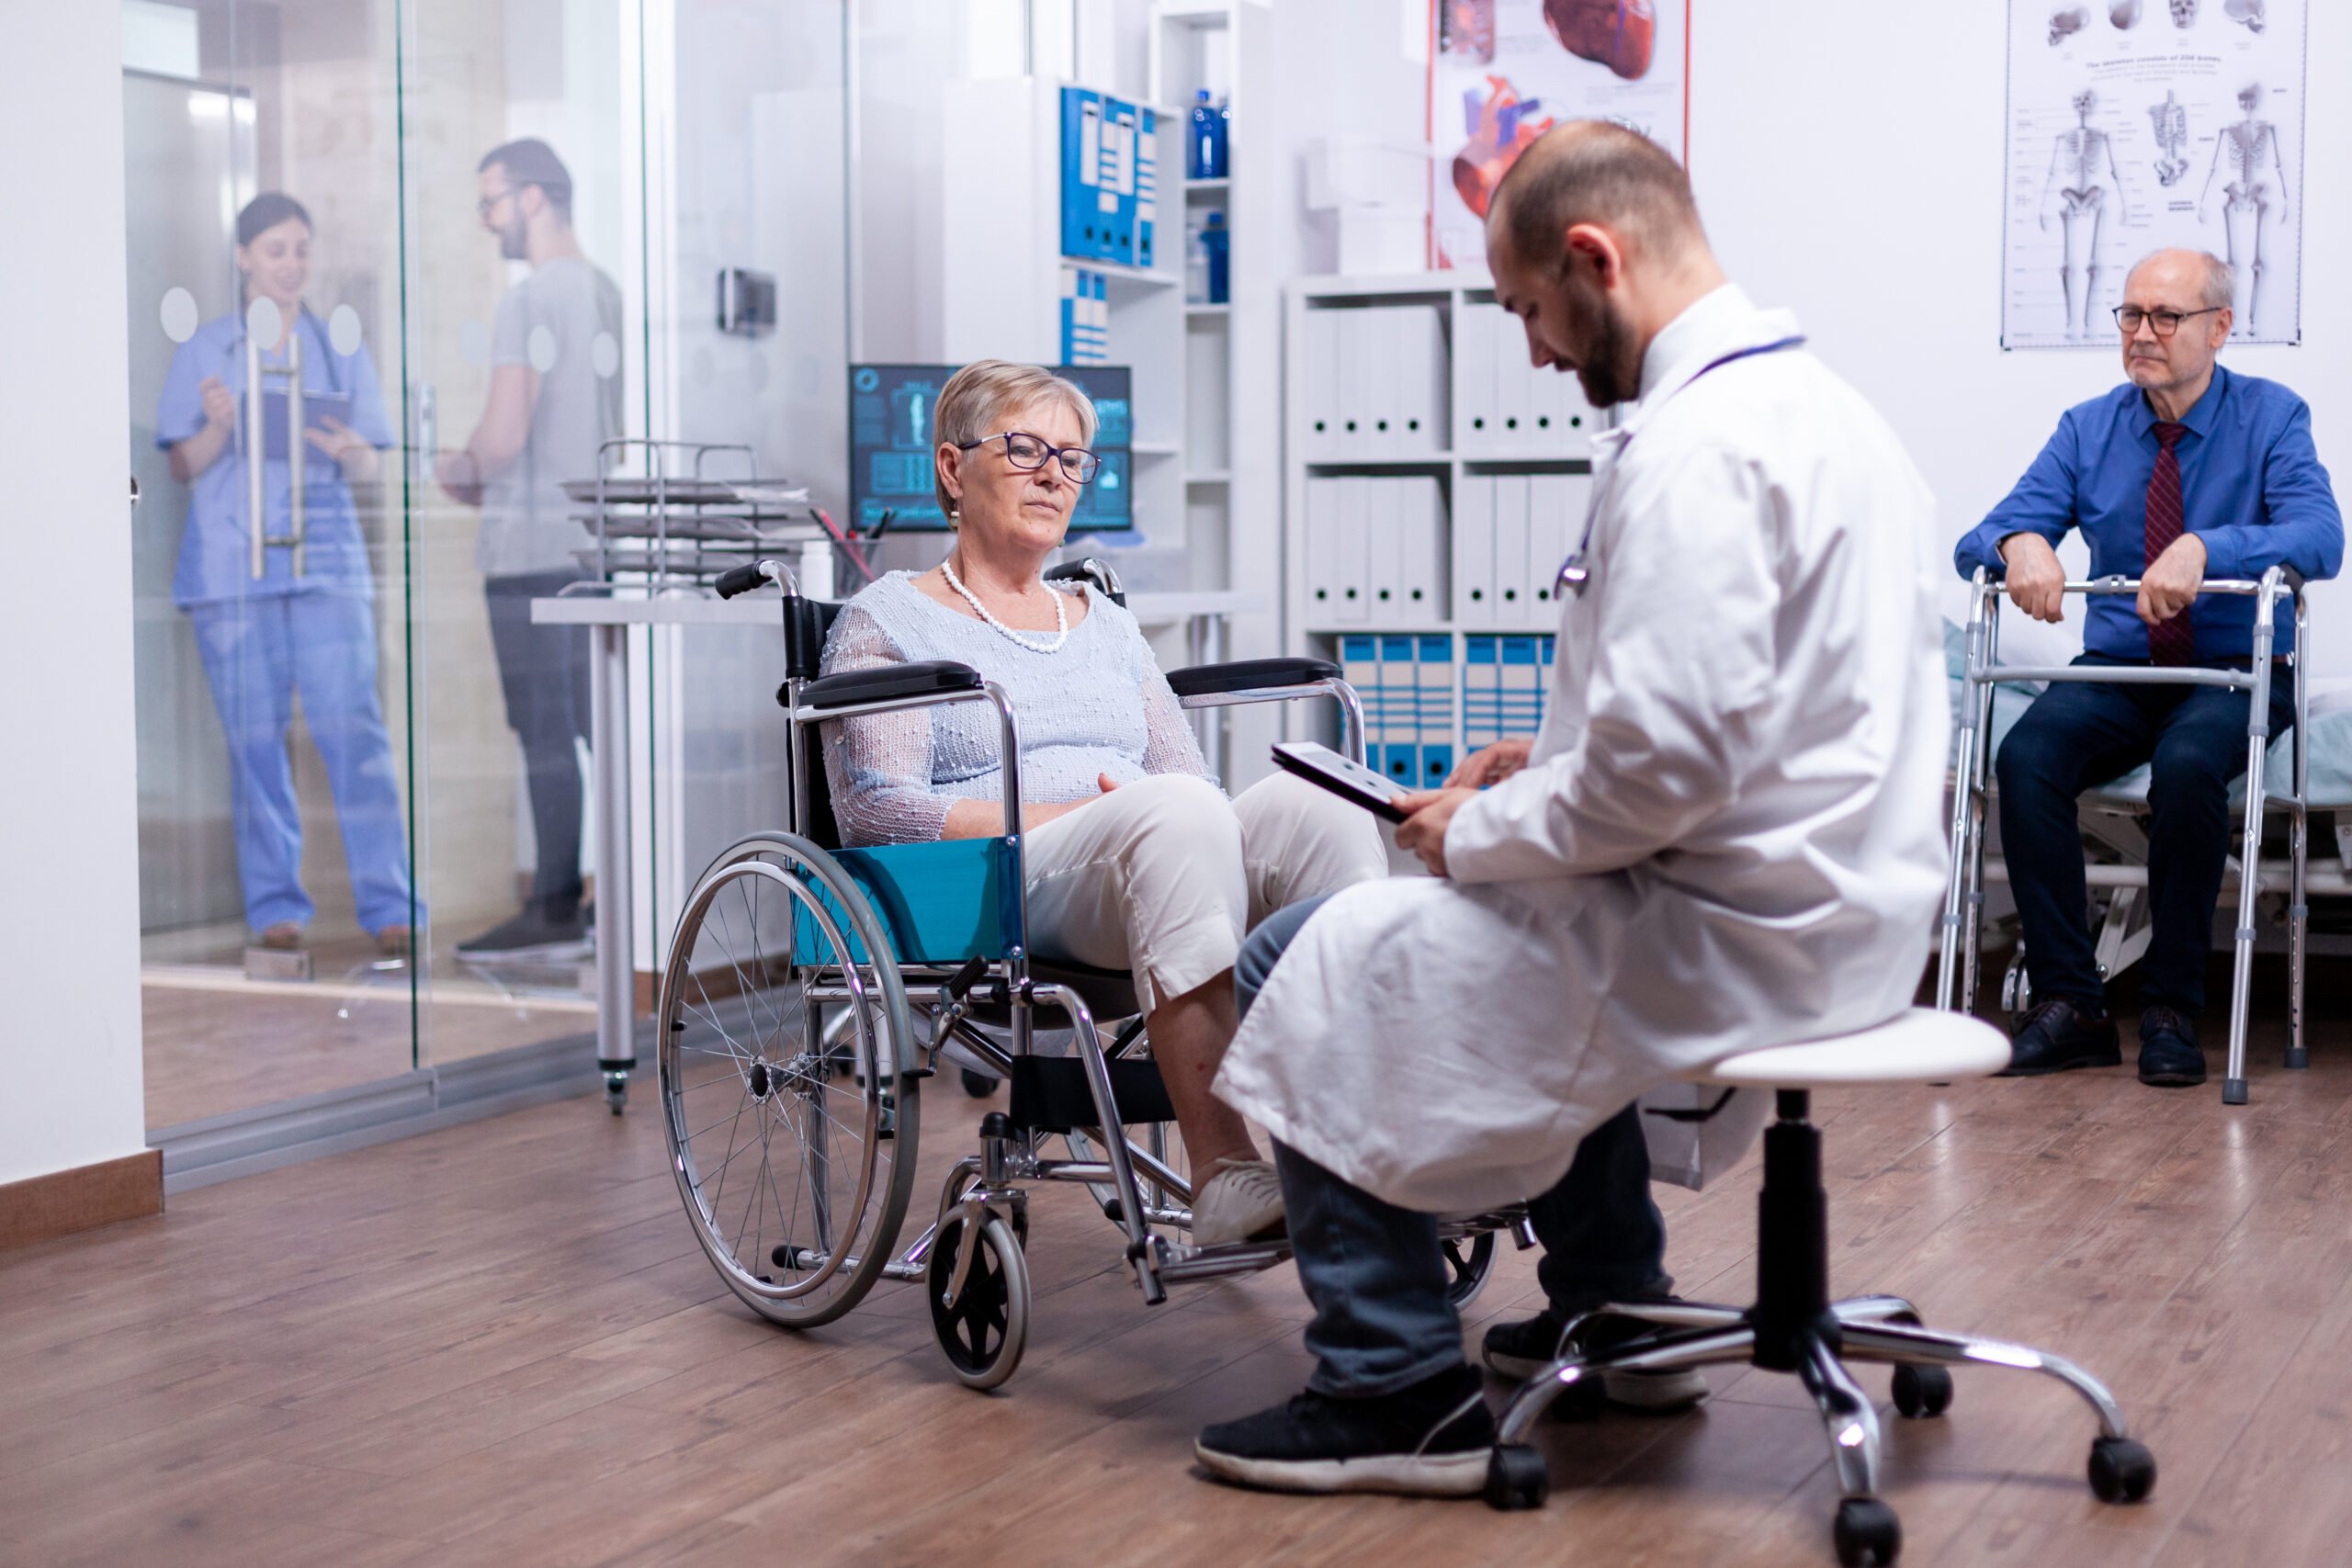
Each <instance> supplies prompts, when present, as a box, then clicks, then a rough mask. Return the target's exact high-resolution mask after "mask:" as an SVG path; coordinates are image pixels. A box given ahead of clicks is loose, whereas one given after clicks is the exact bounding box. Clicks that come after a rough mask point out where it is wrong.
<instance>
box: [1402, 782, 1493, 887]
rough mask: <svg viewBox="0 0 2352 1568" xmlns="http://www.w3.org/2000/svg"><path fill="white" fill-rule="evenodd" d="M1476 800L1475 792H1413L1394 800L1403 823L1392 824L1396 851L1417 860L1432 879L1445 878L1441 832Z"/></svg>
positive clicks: (1443, 833)
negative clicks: (1401, 814) (1401, 810)
mask: <svg viewBox="0 0 2352 1568" xmlns="http://www.w3.org/2000/svg"><path fill="white" fill-rule="evenodd" d="M1477 798H1478V792H1477V791H1476V790H1475V789H1417V790H1413V791H1411V792H1409V793H1408V794H1405V795H1398V796H1397V806H1398V807H1400V808H1402V809H1403V811H1404V812H1405V820H1403V821H1402V822H1399V823H1398V824H1397V848H1398V849H1400V850H1403V851H1405V852H1407V853H1408V854H1416V855H1419V856H1420V857H1421V863H1422V864H1423V865H1425V866H1428V867H1429V868H1430V874H1431V875H1433V876H1443V875H1444V874H1445V828H1446V824H1447V823H1449V822H1451V821H1453V814H1454V813H1455V812H1457V811H1459V810H1461V809H1462V807H1463V806H1464V804H1465V803H1467V802H1469V801H1473V800H1476V799H1477Z"/></svg>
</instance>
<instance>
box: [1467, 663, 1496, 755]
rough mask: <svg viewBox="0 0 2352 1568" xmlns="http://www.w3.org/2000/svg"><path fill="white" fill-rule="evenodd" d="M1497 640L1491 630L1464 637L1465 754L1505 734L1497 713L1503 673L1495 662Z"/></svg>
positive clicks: (1488, 744) (1490, 743) (1492, 742)
mask: <svg viewBox="0 0 2352 1568" xmlns="http://www.w3.org/2000/svg"><path fill="white" fill-rule="evenodd" d="M1495 641H1496V639H1495V637H1494V636H1493V635H1492V634H1491V633H1477V634H1474V635H1472V636H1469V637H1464V638H1463V639H1462V747H1463V750H1464V753H1465V754H1466V753H1468V752H1472V751H1476V750H1479V749H1480V748H1481V747H1486V746H1491V745H1493V744H1494V743H1495V742H1496V741H1498V740H1500V739H1502V738H1503V735H1502V725H1501V722H1500V719H1499V717H1498V704H1499V702H1500V699H1501V693H1502V687H1501V685H1500V680H1501V676H1500V672H1499V671H1498V668H1497V665H1496V662H1495V660H1496V649H1495Z"/></svg>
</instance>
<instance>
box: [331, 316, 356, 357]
mask: <svg viewBox="0 0 2352 1568" xmlns="http://www.w3.org/2000/svg"><path fill="white" fill-rule="evenodd" d="M361 335H362V331H361V328H360V325H359V312H358V311H356V310H353V309H352V308H351V307H350V306H348V305H337V306H336V307H335V308H334V315H332V316H329V317H328V318H327V342H329V343H331V344H334V351H335V352H336V353H337V354H356V353H358V352H359V340H360V337H361Z"/></svg>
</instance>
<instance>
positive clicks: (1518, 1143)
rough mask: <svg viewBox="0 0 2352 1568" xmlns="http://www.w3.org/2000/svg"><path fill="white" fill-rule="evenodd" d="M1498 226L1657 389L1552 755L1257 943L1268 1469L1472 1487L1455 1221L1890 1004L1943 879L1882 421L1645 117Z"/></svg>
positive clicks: (1556, 158) (1938, 703)
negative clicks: (1283, 1311) (1770, 291)
mask: <svg viewBox="0 0 2352 1568" xmlns="http://www.w3.org/2000/svg"><path fill="white" fill-rule="evenodd" d="M1487 247H1488V258H1489V262H1490V265H1491V266H1492V268H1493V271H1494V275H1495V282H1496V288H1497V292H1498V296H1499V298H1500V299H1501V302H1502V304H1503V305H1504V307H1505V308H1506V309H1508V310H1512V311H1513V312H1514V313H1516V314H1518V315H1519V316H1520V317H1521V319H1522V321H1523V322H1524V324H1525V327H1526V332H1527V336H1528V344H1529V348H1530V352H1531V354H1532V356H1533V358H1534V361H1535V363H1536V364H1537V365H1538V366H1545V365H1549V366H1552V367H1555V368H1558V369H1562V370H1573V371H1574V372H1576V374H1577V377H1578V378H1579V380H1580V381H1581V382H1582V384H1583V387H1584V390H1585V393H1586V396H1587V397H1588V398H1589V399H1590V400H1591V401H1592V402H1593V404H1594V405H1595V406H1597V407H1606V406H1610V405H1623V404H1630V405H1631V406H1630V407H1628V408H1625V409H1624V410H1623V413H1622V417H1621V419H1620V421H1619V423H1618V424H1617V427H1616V428H1615V429H1613V430H1611V431H1610V432H1608V433H1607V434H1603V435H1600V437H1598V438H1597V440H1596V446H1597V451H1596V456H1595V461H1594V482H1593V495H1594V502H1593V506H1592V510H1591V513H1590V514H1589V518H1588V519H1587V521H1586V525H1584V526H1582V527H1580V528H1578V529H1576V530H1573V531H1572V536H1573V535H1574V534H1580V535H1581V539H1580V541H1579V542H1578V544H1577V547H1576V548H1575V551H1574V553H1573V554H1572V555H1571V556H1570V557H1569V558H1568V559H1567V560H1566V562H1564V563H1563V567H1562V580H1563V584H1564V586H1563V591H1562V592H1560V593H1559V594H1558V595H1557V597H1558V598H1559V600H1560V602H1561V605H1562V609H1561V617H1560V626H1559V631H1558V641H1557V647H1556V658H1555V679H1554V684H1553V688H1552V691H1551V694H1550V699H1549V705H1548V709H1547V712H1546V714H1545V716H1544V727H1543V729H1542V731H1541V733H1540V734H1539V735H1538V737H1537V738H1536V739H1535V742H1534V744H1533V746H1532V749H1526V750H1524V752H1523V754H1522V753H1521V752H1520V751H1515V750H1509V749H1507V748H1493V749H1489V750H1487V751H1486V752H1482V753H1481V754H1480V755H1479V756H1477V757H1476V758H1473V759H1471V760H1470V761H1468V762H1467V763H1465V765H1464V770H1463V775H1464V776H1463V777H1462V779H1461V780H1459V781H1458V782H1457V784H1456V785H1455V787H1448V788H1445V789H1442V790H1437V791H1430V792H1424V793H1421V794H1419V795H1416V796H1414V797H1413V798H1412V799H1411V800H1409V801H1408V802H1407V803H1406V805H1407V807H1408V809H1409V810H1411V811H1412V816H1411V817H1410V818H1409V819H1408V821H1407V822H1406V823H1405V824H1404V825H1403V826H1402V827H1400V828H1399V829H1398V830H1397V842H1398V843H1399V844H1400V845H1402V846H1404V847H1405V848H1406V849H1408V851H1410V852H1414V853H1417V854H1419V856H1420V858H1421V859H1422V860H1423V861H1425V862H1426V863H1428V865H1429V868H1430V871H1431V872H1433V873H1435V875H1434V876H1431V877H1428V878H1420V877H1413V878H1399V879H1393V880H1390V881H1386V882H1376V883H1367V884H1363V885H1360V886H1356V887H1353V888H1351V889H1349V890H1348V891H1346V892H1344V893H1340V894H1339V895H1337V896H1335V897H1332V898H1330V899H1329V900H1328V901H1327V902H1325V903H1324V904H1323V905H1321V906H1320V907H1319V908H1317V909H1315V910H1314V911H1313V912H1312V915H1311V918H1306V919H1299V918H1297V917H1296V916H1295V915H1294V913H1293V911H1284V912H1283V915H1278V916H1276V917H1275V919H1274V920H1272V921H1269V922H1267V925H1266V926H1264V927H1261V936H1260V939H1253V943H1252V945H1253V946H1254V947H1255V949H1256V952H1255V953H1254V954H1253V953H1251V952H1250V950H1248V949H1245V953H1244V962H1243V964H1241V965H1238V966H1237V971H1236V973H1237V983H1238V985H1239V986H1240V987H1241V988H1242V989H1243V990H1244V991H1245V992H1246V991H1247V990H1248V988H1249V982H1250V981H1252V980H1259V981H1261V982H1262V984H1261V988H1260V989H1259V990H1258V992H1257V994H1256V995H1255V996H1254V998H1250V1001H1251V1005H1250V1010H1249V1011H1248V1013H1247V1015H1246V1017H1245V1018H1244V1020H1243V1022H1242V1026H1241V1030H1240V1032H1239V1033H1238V1035H1237V1036H1236V1037H1235V1039H1234V1042H1233V1044H1232V1046H1231V1048H1230V1049H1229V1051H1228V1052H1227V1055H1226V1057H1225V1061H1224V1065H1223V1067H1222V1070H1221V1071H1220V1073H1219V1075H1218V1077H1217V1078H1216V1092H1217V1093H1218V1094H1219V1095H1221V1096H1222V1097H1223V1098H1225V1099H1226V1100H1228V1101H1230V1102H1231V1103H1232V1104H1233V1105H1234V1106H1235V1107H1237V1108H1238V1109H1239V1110H1240V1111H1243V1112H1244V1113H1245V1114H1247V1115H1248V1116H1250V1118H1252V1119H1253V1120H1255V1121H1257V1122H1260V1123H1261V1124H1262V1125H1263V1126H1265V1127H1266V1128H1267V1129H1268V1130H1269V1131H1270V1132H1271V1133H1272V1134H1273V1136H1274V1138H1275V1140H1276V1145H1277V1149H1276V1165H1277V1168H1278V1169H1279V1170H1280V1173H1281V1176H1282V1180H1283V1194H1284V1199H1285V1201H1286V1204H1287V1207H1288V1211H1289V1228H1290V1234H1291V1240H1292V1244H1293V1247H1295V1250H1296V1254H1297V1260H1298V1269H1299V1275H1300V1279H1301V1281H1302V1283H1303V1284H1304V1285H1305V1287H1306V1293H1307V1297H1308V1299H1309V1301H1310V1302H1311V1303H1312V1304H1313V1306H1314V1309H1315V1316H1314V1319H1313V1321H1312V1322H1311V1324H1310V1325H1309V1326H1308V1329H1307V1332H1306V1344H1307V1348H1308V1349H1309V1350H1310V1351H1312V1352H1313V1353H1314V1354H1315V1356H1316V1359H1317V1366H1316V1370H1315V1372H1314V1375H1313V1376H1312V1377H1311V1378H1310V1379H1309V1381H1308V1384H1307V1391H1306V1393H1304V1394H1302V1395H1300V1396H1298V1397H1297V1398H1295V1399H1293V1400H1292V1401H1291V1402H1289V1404H1284V1405H1283V1406H1279V1407H1277V1408H1275V1409H1272V1410H1269V1411H1265V1412H1261V1414H1259V1415H1256V1416H1249V1417H1245V1418H1243V1419H1241V1420H1238V1421H1231V1422H1226V1423H1222V1424H1220V1425H1217V1426H1214V1427H1209V1428H1208V1429H1207V1430H1206V1431H1204V1432H1203V1433H1202V1434H1201V1438H1200V1440H1199V1442H1198V1444H1197V1445H1196V1452H1197V1453H1198V1455H1199V1457H1200V1459H1201V1461H1203V1463H1204V1465H1205V1466H1206V1468H1207V1469H1208V1470H1210V1471H1211V1472H1213V1473H1216V1474H1218V1475H1221V1476H1224V1477H1226V1478H1228V1479H1232V1480H1237V1481H1241V1482H1244V1483H1252V1484H1259V1485H1268V1486H1276V1487H1283V1488H1288V1489H1295V1490H1309V1491H1329V1490H1342V1489H1381V1490H1397V1491H1411V1492H1424V1493H1430V1494H1435V1495H1467V1494H1471V1493H1475V1492H1476V1491H1477V1490H1478V1489H1479V1488H1480V1486H1481V1484H1482V1483H1483V1480H1484V1477H1485V1474H1486V1466H1487V1450H1488V1449H1489V1448H1490V1447H1491V1446H1492V1443H1493V1422H1492V1419H1491V1417H1490V1416H1489V1415H1488V1413H1487V1407H1486V1404H1485V1402H1484V1396H1483V1391H1482V1380H1481V1379H1480V1377H1479V1375H1478V1373H1477V1372H1476V1371H1475V1370H1473V1369H1472V1368H1470V1367H1468V1366H1467V1365H1465V1364H1464V1359H1463V1353H1462V1342H1461V1325H1460V1323H1459V1321H1458V1319H1457V1318H1456V1316H1455V1314H1454V1313H1453V1310H1452V1308H1451V1307H1450V1306H1449V1305H1448V1304H1447V1303H1446V1300H1445V1296H1444V1280H1445V1277H1444V1269H1443V1265H1442V1260H1441V1255H1440V1253H1439V1249H1438V1244H1437V1236H1436V1229H1435V1222H1434V1220H1433V1219H1432V1218H1430V1215H1431V1214H1432V1213H1437V1212H1443V1211H1463V1210H1473V1209H1481V1208H1486V1207H1489V1206H1493V1205H1496V1204H1500V1203H1507V1202H1510V1201H1515V1200H1518V1199H1521V1198H1526V1197H1528V1196H1530V1195H1531V1194H1536V1195H1541V1194H1546V1193H1548V1192H1550V1191H1551V1190H1553V1189H1555V1185H1556V1184H1559V1183H1560V1182H1561V1180H1562V1177H1563V1174H1564V1173H1566V1172H1567V1171H1568V1169H1569V1167H1570V1163H1571V1161H1572V1160H1573V1159H1574V1158H1575V1157H1576V1156H1577V1145H1578V1142H1579V1140H1580V1139H1582V1138H1584V1136H1585V1135H1586V1134H1588V1133H1589V1132H1591V1131H1592V1130H1593V1129H1595V1128H1596V1127H1599V1126H1600V1125H1602V1124H1603V1123H1605V1122H1610V1121H1611V1119H1612V1118H1614V1117H1615V1116H1616V1115H1617V1114H1618V1113H1619V1112H1620V1111H1623V1108H1624V1107H1625V1106H1627V1105H1628V1104H1629V1103H1630V1102H1631V1101H1633V1100H1634V1099H1635V1098H1636V1097H1638V1096H1639V1095H1641V1094H1643V1093H1644V1092H1645V1091H1646V1090H1648V1089H1653V1088H1656V1087H1657V1086H1659V1085H1660V1084H1663V1083H1665V1082H1668V1081H1669V1080H1671V1079H1673V1078H1675V1077H1678V1076H1679V1075H1682V1074H1684V1073H1687V1072H1689V1071H1691V1070H1692V1069H1695V1068H1699V1067H1702V1066H1705V1065H1707V1064H1708V1063H1710V1062H1712V1061H1714V1060H1717V1059H1720V1058H1722V1057H1724V1056H1727V1055H1733V1054H1735V1053H1737V1052H1741V1051H1747V1050H1751V1049H1754V1048H1756V1047H1758V1046H1764V1045H1770V1044H1775V1043H1785V1042H1789V1041H1794V1040H1802V1039H1806V1038H1813V1037H1818V1036H1822V1035H1827V1034H1835V1033H1839V1032H1847V1031H1851V1030H1857V1029H1860V1028H1863V1027H1866V1026H1868V1025H1871V1024H1874V1023H1878V1022H1881V1021H1884V1020H1886V1019H1888V1018H1890V1017H1892V1016H1894V1014H1895V1013H1896V1012H1898V1011H1900V1010H1902V1009H1903V1008H1905V1006H1907V1005H1908V1004H1909V1002H1910V1000H1911V998H1912V996H1913V994H1914V992H1915V990H1916V988H1917V983H1918V979H1919V975H1920V972H1921V969H1922V967H1923V965H1924V963H1925V960H1926V956H1927V951H1928V935H1929V931H1930V922H1931V920H1932V918H1933V916H1934V913H1935V911H1936V908H1937V904H1938V899H1939V895H1940V891H1941V887H1942V883H1943V840H1942V835H1941V829H1940V826H1939V818H1940V815H1941V812H1940V804H1941V796H1942V788H1943V777H1942V774H1943V764H1944V754H1945V749H1946V743H1947V736H1948V731H1949V728H1950V724H1951V717H1950V709H1949V705H1948V701H1947V699H1946V696H1945V694H1944V675H1943V669H1942V653H1941V647H1940V637H1939V631H1938V623H1937V617H1936V614H1935V611H1934V608H1933V599H1932V595H1933V592H1934V582H1935V577H1934V571H1935V568H1936V566H1937V564H1938V558H1939V550H1938V547H1937V546H1936V543H1935V541H1934V539H1933V537H1932V527H1931V524H1932V510H1933V508H1932V503H1931V502H1930V499H1929V496H1928V491H1927V488H1926V486H1925V484H1924V483H1923V482H1922V481H1921V479H1920V478H1919V475H1918V473H1917V470H1916V469H1915V468H1913V466H1912V464H1911V462H1910V461H1909V459H1908V458H1907V457H1905V454H1904V451H1903V449H1902V447H1901V446H1900V445H1899V444H1898V443H1897V441H1896V440H1895V438H1894V434H1893V433H1892V432H1891V431H1889V429H1888V428H1887V426H1886V424H1885V423H1884V422H1883V421H1882V420H1881V419H1880V418H1879V417H1878V415H1877V414H1876V413H1875V412H1873V411H1872V410H1871V407H1870V406H1869V404H1867V403H1866V402H1864V401H1863V400H1862V399H1861V398H1860V396H1859V395H1858V394H1856V393H1855V392H1854V390H1853V389H1851V388H1849V387H1848V386H1847V385H1846V384H1845V383H1844V382H1842V381H1840V380H1839V379H1838V378H1837V377H1836V376H1834V375H1832V374H1831V373H1830V371H1829V370H1828V369H1827V368H1826V367H1825V366H1823V365H1822V364H1821V363H1820V361H1818V360H1817V359H1815V357H1814V356H1813V355H1811V354H1809V353H1807V352H1806V351H1805V349H1804V338H1803V336H1802V335H1801V333H1799V330H1798V327H1797V324H1796V322H1795V321H1794V320H1793V319H1792V317H1790V316H1789V315H1787V314H1785V313H1782V312H1775V311H1764V310H1758V309H1757V308H1756V307H1755V306H1754V305H1752V304H1750V303H1749V302H1748V300H1747V297H1746V296H1745V295H1744V294H1742V293H1741V292H1740V290H1739V289H1738V288H1736V287H1734V286H1733V285H1731V284H1730V283H1729V282H1728V281H1727V280H1726V279H1725V278H1724V274H1723V272H1722V270H1721V269H1720V268H1719V267H1718V266H1717V265H1716V263H1715V260H1714V258H1713V254H1712V253H1711V252H1710V251H1709V249H1708V246H1707V242H1706V238H1705V235H1704V233H1703V231H1702V229H1701V227H1700V223H1699V217H1698V212H1697V209H1696V208H1695V206H1694V205H1693V203H1692V201H1691V190H1690V185H1689V182H1688V180H1687V179H1686V178H1685V177H1684V175H1683V173H1682V171H1681V169H1680V168H1679V166H1678V165H1677V164H1675V163H1674V161H1673V160H1672V159H1671V158H1670V157H1668V155H1667V154H1666V153H1665V152H1662V151H1660V150H1659V149H1658V148H1657V146H1656V144H1655V143H1652V142H1651V141H1648V140H1646V139H1645V138H1644V137H1641V136H1639V135H1637V134H1635V133H1634V132H1631V131H1628V130H1622V129H1620V128H1618V127H1615V126H1612V125H1608V124H1604V123H1601V122H1596V121H1577V122H1572V123H1569V124H1566V125H1562V126H1560V127H1558V128H1556V129H1555V130H1552V131H1550V132H1548V133H1547V134H1546V135H1545V136H1544V137H1543V138H1542V139H1541V140H1540V141H1537V142H1536V143H1534V145H1533V146H1532V147H1531V148H1530V149H1529V150H1528V151H1527V152H1525V153H1524V154H1523V155H1522V156H1521V159H1520V160H1519V162H1518V163H1517V164H1516V165H1514V167H1513V168H1512V170H1511V172H1510V175H1508V176H1507V177H1506V179H1505V180H1504V182H1503V184H1502V186H1501V187H1500V189H1499V190H1498V192H1497V195H1496V199H1495V202H1494V204H1493V207H1492V209H1491V211H1490V213H1489V216H1488V219H1487ZM1522 745H1523V743H1522ZM1490 780H1499V782H1493V783H1491V787H1488V788H1486V789H1483V790H1480V789H1476V788H1470V787H1462V786H1463V785H1465V784H1479V783H1487V782H1488V781H1490ZM1285 916H1291V917H1292V918H1290V919H1285V918H1284V917H1285ZM1270 949H1271V950H1272V951H1270ZM1277 958H1278V960H1279V962H1274V960H1275V959H1277ZM1540 1321H1541V1320H1539V1322H1540ZM1555 1326H1556V1325H1555ZM1502 1370H1504V1371H1512V1370H1515V1369H1513V1368H1510V1367H1505V1368H1503V1369H1502ZM1521 1375H1523V1371H1522V1374H1521Z"/></svg>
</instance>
